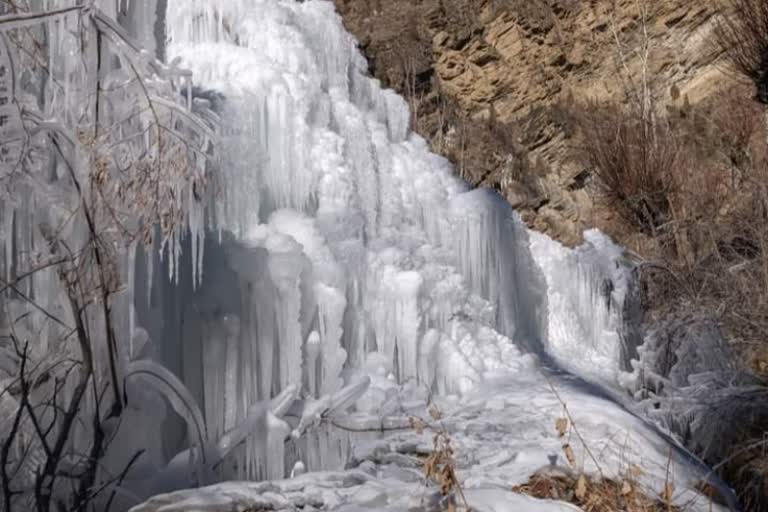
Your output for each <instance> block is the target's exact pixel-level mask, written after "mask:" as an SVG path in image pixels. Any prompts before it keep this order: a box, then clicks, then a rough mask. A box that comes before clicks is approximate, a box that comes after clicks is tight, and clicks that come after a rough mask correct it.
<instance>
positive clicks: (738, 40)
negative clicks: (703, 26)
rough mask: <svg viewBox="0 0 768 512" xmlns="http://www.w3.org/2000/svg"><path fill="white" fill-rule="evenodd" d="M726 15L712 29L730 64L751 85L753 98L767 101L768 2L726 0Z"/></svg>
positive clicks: (758, 0) (766, 102)
mask: <svg viewBox="0 0 768 512" xmlns="http://www.w3.org/2000/svg"><path fill="white" fill-rule="evenodd" d="M726 5H727V6H728V7H729V11H730V12H729V13H728V15H726V16H724V17H722V18H721V20H720V22H719V23H718V25H717V29H716V31H715V36H716V40H717V43H718V44H719V45H720V46H721V48H722V49H723V51H724V52H725V55H726V57H727V59H728V60H729V61H730V63H731V64H732V66H733V68H734V69H735V70H736V71H737V72H738V73H740V74H741V75H743V76H744V77H746V78H748V79H749V80H750V81H752V83H753V84H754V86H755V90H756V93H757V95H756V99H757V101H759V102H760V103H762V104H764V105H768V3H766V2H765V1H763V0H728V2H726Z"/></svg>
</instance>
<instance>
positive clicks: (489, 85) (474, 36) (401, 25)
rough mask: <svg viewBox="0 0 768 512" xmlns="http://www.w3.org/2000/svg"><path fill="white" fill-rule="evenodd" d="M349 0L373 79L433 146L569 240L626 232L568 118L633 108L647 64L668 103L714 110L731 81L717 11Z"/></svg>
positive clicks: (707, 6) (506, 1) (345, 6)
mask: <svg viewBox="0 0 768 512" xmlns="http://www.w3.org/2000/svg"><path fill="white" fill-rule="evenodd" d="M336 3H337V6H338V9H339V11H340V12H341V14H342V16H343V17H344V21H345V23H346V25H347V27H348V29H349V30H350V31H351V32H353V33H354V34H355V35H357V37H358V39H359V41H360V45H361V47H362V49H363V51H364V52H365V54H366V55H367V57H368V59H369V62H370V65H371V71H372V73H373V74H374V75H375V76H377V77H378V78H380V79H381V80H382V82H383V83H384V84H385V85H387V86H389V87H393V88H395V89H396V90H397V91H398V92H400V93H401V94H403V95H404V96H406V98H408V99H409V101H410V102H411V106H412V110H413V112H414V119H413V126H414V128H415V129H416V130H417V131H418V132H419V133H421V134H422V135H423V136H425V137H426V138H427V139H428V140H429V141H430V142H431V144H432V147H433V149H434V150H435V151H437V152H439V153H442V154H444V155H446V156H447V157H449V158H450V159H451V160H453V161H454V162H455V163H456V165H457V168H458V170H459V172H460V173H461V174H462V176H463V177H464V178H465V179H467V180H468V181H469V182H470V183H472V184H474V185H479V186H489V187H493V188H496V189H497V190H499V192H500V193H501V194H502V195H504V196H505V197H506V199H507V200H508V201H509V202H510V203H512V204H513V206H515V207H516V208H517V209H518V210H519V211H520V212H521V213H522V214H523V217H524V219H525V220H526V221H527V222H528V223H529V225H531V226H533V227H535V228H536V229H539V230H541V231H544V232H546V233H548V234H550V235H551V236H553V237H555V238H557V239H559V240H561V241H563V242H565V243H567V244H573V243H576V242H578V241H579V240H580V234H581V232H582V231H583V230H584V229H585V228H587V227H593V226H597V227H601V228H603V229H605V230H606V231H608V232H609V233H611V232H613V233H616V232H617V231H620V230H618V229H616V227H615V226H613V229H612V223H615V219H614V218H613V217H614V216H613V213H612V212H611V211H610V209H608V208H604V207H601V206H600V205H599V204H595V200H594V198H593V196H594V195H593V194H590V193H588V191H587V187H588V186H589V181H590V180H589V176H590V170H589V169H585V168H584V167H583V166H580V165H579V164H578V163H577V161H576V160H575V159H574V158H573V151H572V146H573V140H572V139H573V136H572V133H571V130H569V126H568V122H567V118H568V109H569V108H570V107H571V106H572V105H573V104H574V103H575V102H579V101H582V100H586V99H596V100H607V101H612V102H617V101H621V100H622V97H623V95H624V94H625V92H626V87H627V81H626V80H627V78H629V77H633V78H634V79H635V80H637V79H639V78H641V77H642V74H643V69H644V68H645V70H646V76H650V77H653V78H654V84H653V85H654V87H655V91H656V92H657V94H658V95H659V99H660V101H662V102H667V103H680V104H683V103H685V104H696V103H699V102H702V101H704V100H706V99H707V98H709V97H711V95H712V94H713V93H714V92H715V91H717V90H718V89H719V88H721V87H722V86H723V84H725V83H726V81H725V80H726V79H725V75H724V74H723V73H721V69H720V67H721V66H720V64H719V63H718V56H719V52H718V51H717V47H716V45H714V44H712V39H713V37H712V33H713V29H714V27H715V25H716V20H717V14H718V13H719V10H720V8H719V7H718V6H717V3H716V2H714V1H705V2H693V3H692V2H688V1H685V0H663V1H654V2H645V3H643V2H640V1H638V0H612V1H609V0H589V1H587V0H336ZM643 4H645V5H646V7H645V9H647V10H646V11H645V12H643ZM646 43H647V44H646ZM670 91H671V92H672V93H671V94H670Z"/></svg>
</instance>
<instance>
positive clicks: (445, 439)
mask: <svg viewBox="0 0 768 512" xmlns="http://www.w3.org/2000/svg"><path fill="white" fill-rule="evenodd" d="M429 415H430V416H431V418H432V422H427V421H425V420H423V419H421V418H411V428H412V429H413V430H415V431H416V432H417V433H418V434H421V433H423V432H424V431H425V430H427V429H429V430H431V431H432V432H433V433H434V435H433V437H432V452H431V453H430V454H429V455H427V457H426V458H425V459H424V461H423V463H422V464H423V471H424V479H425V483H426V484H428V483H430V482H431V483H433V484H435V485H437V486H438V487H439V488H440V494H441V495H442V496H443V498H445V500H444V503H445V508H446V510H447V511H448V512H454V511H456V510H464V511H465V512H471V510H472V509H471V508H470V506H469V504H468V503H467V499H466V497H465V496H464V490H463V489H462V487H461V482H460V481H459V478H458V476H457V474H456V469H457V463H456V457H455V452H454V449H453V441H452V440H451V436H450V435H449V433H448V431H447V430H446V429H445V426H444V425H443V424H442V421H441V420H442V413H441V412H440V410H439V409H438V408H437V407H436V406H434V405H433V406H431V407H430V408H429ZM457 497H458V499H457ZM457 503H459V506H458V507H457V505H456V504H457Z"/></svg>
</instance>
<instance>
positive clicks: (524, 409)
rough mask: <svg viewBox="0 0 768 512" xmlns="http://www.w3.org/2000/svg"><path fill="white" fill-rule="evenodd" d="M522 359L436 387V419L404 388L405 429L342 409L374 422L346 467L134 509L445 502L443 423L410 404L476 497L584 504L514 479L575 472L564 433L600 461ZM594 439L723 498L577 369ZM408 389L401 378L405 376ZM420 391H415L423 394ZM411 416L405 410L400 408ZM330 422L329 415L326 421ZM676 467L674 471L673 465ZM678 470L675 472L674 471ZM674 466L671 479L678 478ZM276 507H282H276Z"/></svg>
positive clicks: (604, 460)
mask: <svg viewBox="0 0 768 512" xmlns="http://www.w3.org/2000/svg"><path fill="white" fill-rule="evenodd" d="M517 359H518V361H519V362H520V363H521V364H520V366H518V367H517V368H516V369H515V370H514V371H512V372H510V371H508V370H505V371H501V372H496V373H495V375H490V374H489V375H486V379H485V380H484V382H483V383H482V384H481V385H478V386H476V387H475V388H474V389H473V390H472V391H471V392H468V393H465V394H464V395H461V396H458V395H448V396H441V397H437V399H436V402H435V403H436V404H437V405H438V406H439V408H440V410H441V411H442V418H441V419H440V420H439V421H437V422H435V421H433V420H432V419H431V418H430V416H429V414H428V413H427V411H426V403H425V402H424V401H423V400H418V399H416V400H415V401H414V400H410V399H412V398H413V396H415V394H414V393H413V390H411V392H409V393H408V395H409V396H404V395H403V394H402V393H401V394H400V399H401V403H399V404H398V408H397V409H398V410H397V411H393V412H394V413H395V414H394V415H392V416H390V417H389V418H388V419H387V421H386V422H384V423H386V425H387V427H388V428H393V427H397V426H401V427H402V428H403V429H402V430H392V431H388V432H386V433H380V432H375V430H377V428H378V427H380V426H381V425H382V424H384V423H381V420H378V419H377V418H376V417H374V416H367V415H351V416H343V417H337V418H335V419H334V423H336V424H337V425H341V426H343V427H344V428H354V429H366V428H369V429H371V430H373V431H374V432H371V433H366V434H352V437H350V438H349V440H350V442H352V440H353V439H356V441H354V446H353V448H352V449H351V451H350V452H349V454H348V457H347V460H346V466H347V468H348V469H347V470H345V471H318V472H310V473H305V474H302V475H300V476H297V477H295V478H289V479H285V480H274V481H269V482H258V483H255V482H227V483H223V484H219V485H215V486H211V487H207V488H203V489H196V490H188V491H180V492H176V493H172V494H166V495H161V496H157V497H155V498H152V499H151V500H149V501H148V502H146V503H144V504H143V505H141V506H139V507H136V508H134V509H132V512H182V511H184V512H195V511H201V512H209V511H219V510H221V511H230V510H247V509H249V507H250V508H254V509H255V510H260V508H259V507H263V508H264V509H267V510H295V509H296V508H301V509H302V510H333V511H365V510H377V511H403V510H443V509H442V508H440V506H441V503H440V496H439V493H438V492H437V489H436V487H435V485H434V484H429V485H425V480H424V477H423V473H422V469H421V466H420V459H419V458H418V457H419V456H423V455H425V454H428V453H429V452H430V450H431V447H432V436H433V430H432V429H430V428H427V429H425V430H424V431H423V432H422V433H418V432H417V431H415V430H414V429H412V428H409V427H408V424H409V422H408V418H407V417H406V416H405V415H402V413H403V411H404V410H405V409H408V411H409V412H412V413H414V414H417V415H419V416H420V417H422V418H424V419H425V421H428V422H430V423H432V424H433V425H439V428H442V429H445V430H446V431H447V432H449V434H450V438H451V440H452V442H453V446H454V449H455V451H456V460H457V465H458V470H457V472H458V476H459V478H460V480H461V482H462V487H463V489H464V492H465V495H466V498H467V501H468V503H469V505H470V506H471V507H472V509H473V510H476V511H478V512H494V511H498V512H503V511H509V512H512V511H515V512H520V511H541V512H555V511H567V510H579V509H578V508H577V507H574V506H572V505H569V504H566V503H563V502H554V501H542V500H537V499H534V498H530V497H527V496H522V495H519V494H515V493H513V492H512V491H511V488H512V486H513V485H516V484H521V483H524V482H525V481H527V480H528V478H529V477H530V476H531V475H532V474H534V473H535V472H537V471H543V470H547V469H548V470H550V471H552V472H558V471H564V472H570V471H571V469H569V465H568V462H567V461H566V458H565V455H564V451H563V448H562V446H563V443H564V442H569V443H570V444H571V446H572V447H573V448H574V451H575V455H576V460H577V469H579V468H583V469H584V470H585V471H587V472H589V473H596V471H597V468H596V467H595V464H594V462H593V461H592V460H591V459H590V456H589V455H588V454H587V453H586V451H585V450H584V449H583V445H581V443H580V441H579V440H578V438H577V437H576V436H575V434H573V433H571V434H569V438H566V439H562V438H560V437H559V435H558V433H557V432H556V429H555V422H556V420H557V419H558V418H559V417H561V416H562V414H563V408H562V405H561V402H560V401H559V399H558V398H557V396H556V395H555V394H554V393H553V392H552V388H550V381H548V380H547V379H545V378H544V376H543V374H542V373H541V372H540V371H539V370H538V368H537V366H536V365H535V363H534V361H533V360H532V359H531V358H529V357H526V356H520V355H519V354H518V356H517ZM551 382H552V385H553V386H556V389H557V391H558V394H559V395H560V397H561V398H562V400H564V401H565V402H566V403H567V405H568V409H569V411H570V413H571V415H572V417H573V419H574V421H575V424H576V427H577V428H578V430H579V432H580V433H581V435H582V436H583V437H584V439H585V441H586V444H587V446H588V447H589V449H590V451H591V452H592V454H594V456H595V457H596V459H597V460H598V462H599V464H600V469H601V470H602V471H603V473H604V474H605V476H607V477H612V478H613V477H618V478H619V479H621V477H620V475H625V474H627V472H628V471H629V470H630V468H631V467H633V466H637V467H640V468H642V470H643V473H642V475H641V476H639V478H638V480H639V482H640V483H641V484H642V486H643V488H644V490H646V492H648V493H649V494H651V495H657V494H659V492H660V491H661V490H662V489H664V486H665V483H666V482H667V481H670V482H672V483H673V485H674V488H675V489H676V491H675V496H674V501H675V503H676V504H679V505H685V506H689V507H690V508H689V509H688V510H723V509H721V508H720V507H719V506H717V505H711V504H710V503H709V500H708V499H707V498H706V497H704V496H702V495H701V494H698V493H697V492H695V491H693V490H692V488H693V487H694V485H695V484H696V483H697V482H698V481H699V480H701V479H703V478H705V474H706V468H702V467H699V466H698V465H697V464H695V463H694V462H693V461H692V460H691V459H690V458H689V456H687V455H686V454H685V453H684V452H683V451H682V450H680V449H677V448H671V446H672V445H670V444H669V443H668V441H667V440H666V439H664V438H663V437H662V436H660V435H659V433H658V432H656V431H655V430H653V429H651V428H649V427H648V426H647V425H646V424H645V423H644V422H642V421H641V420H640V419H638V418H636V417H634V416H632V415H631V414H629V413H628V412H626V411H624V410H622V409H621V408H620V407H618V406H617V405H616V404H614V403H612V402H609V401H607V400H605V399H602V398H598V397H595V396H594V395H591V394H589V393H588V392H586V391H585V390H584V386H585V384H583V383H581V382H580V381H579V380H577V379H575V378H569V379H566V378H561V377H552V381H551ZM401 389H402V388H401ZM417 394H418V393H416V395H417ZM398 412H399V413H400V414H401V415H400V416H397V413H398ZM320 428H322V427H320ZM668 464H669V472H668V473H667V465H668ZM667 475H668V476H667ZM667 478H668V479H669V480H667ZM269 507H272V508H269ZM710 507H711V508H710Z"/></svg>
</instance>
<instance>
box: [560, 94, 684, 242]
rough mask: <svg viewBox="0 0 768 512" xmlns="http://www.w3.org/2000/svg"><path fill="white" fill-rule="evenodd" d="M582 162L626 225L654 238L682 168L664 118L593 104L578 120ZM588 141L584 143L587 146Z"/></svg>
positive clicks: (665, 218) (668, 210)
mask: <svg viewBox="0 0 768 512" xmlns="http://www.w3.org/2000/svg"><path fill="white" fill-rule="evenodd" d="M575 119H577V121H578V124H579V128H580V131H581V136H582V138H583V140H584V141H585V144H584V145H583V146H582V148H581V154H582V159H583V161H584V163H585V164H587V165H588V167H589V168H590V169H591V170H592V173H593V176H594V178H595V182H596V184H597V185H598V187H599V190H600V192H601V193H602V195H603V197H604V198H605V199H607V200H608V202H609V203H610V205H611V206H613V207H614V208H615V209H616V210H617V211H618V212H619V213H620V214H621V215H622V216H623V218H624V220H625V221H627V222H628V223H629V224H630V225H632V226H634V227H636V228H638V229H640V230H641V231H642V232H644V233H647V234H655V233H656V232H657V230H658V228H659V227H660V226H661V225H663V224H664V223H666V222H668V221H669V220H670V217H671V204H670V196H671V195H672V194H674V193H676V191H677V187H678V183H677V180H676V175H677V173H678V171H679V168H680V167H681V166H682V165H683V164H684V160H683V153H682V151H681V148H680V144H679V141H678V140H677V139H676V137H675V134H674V133H673V132H672V130H671V128H670V126H669V124H668V123H667V122H666V121H665V120H664V119H658V118H651V117H649V116H642V115H640V114H639V113H638V112H637V111H636V110H634V109H631V108H630V109H626V108H621V107H615V106H610V105H600V104H598V103H595V102H590V103H588V104H586V105H585V106H584V107H583V108H581V109H580V110H579V114H578V116H577V117H575ZM586 141H588V143H587V142H586Z"/></svg>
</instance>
